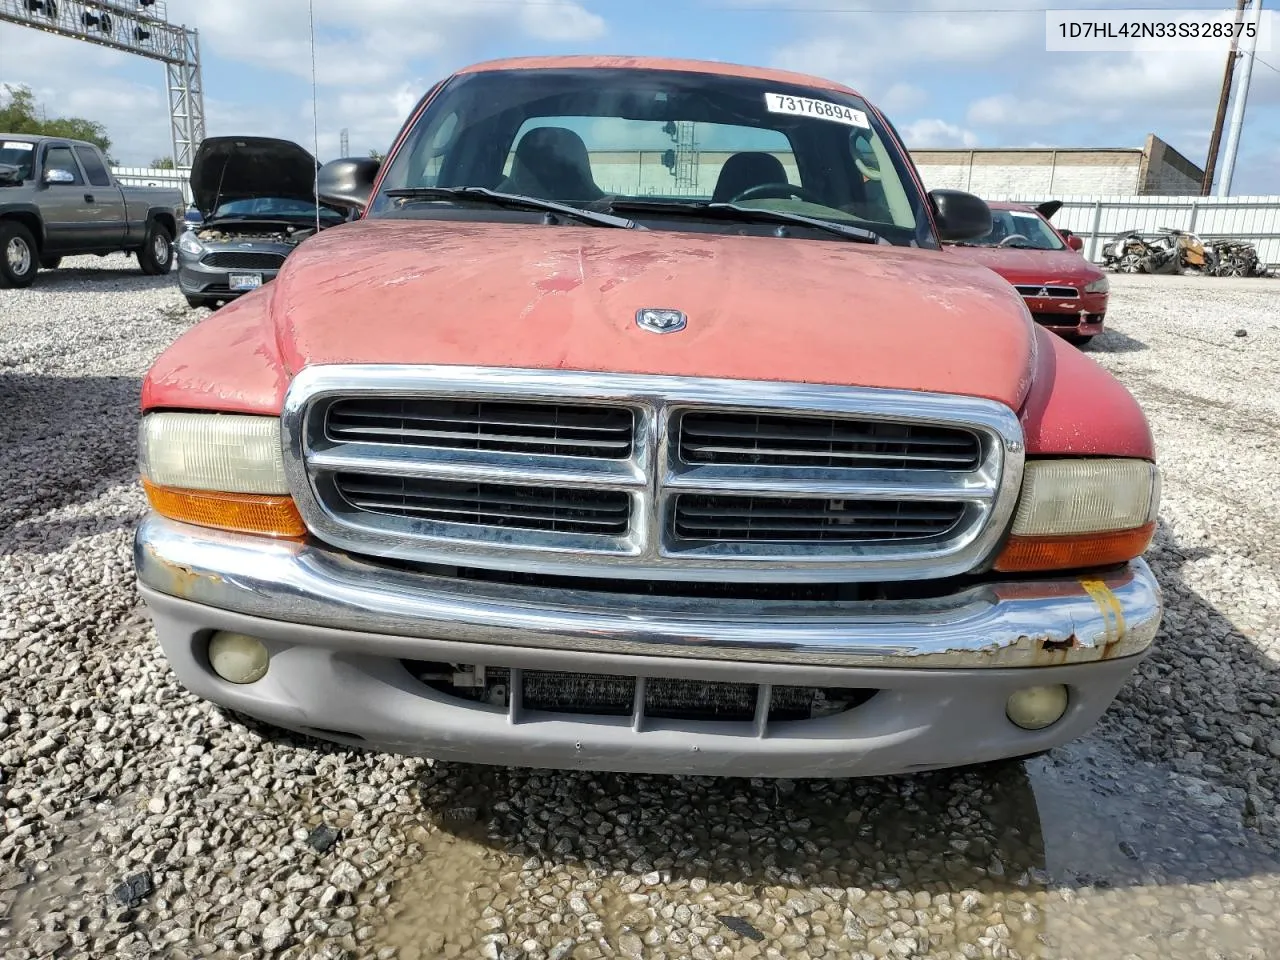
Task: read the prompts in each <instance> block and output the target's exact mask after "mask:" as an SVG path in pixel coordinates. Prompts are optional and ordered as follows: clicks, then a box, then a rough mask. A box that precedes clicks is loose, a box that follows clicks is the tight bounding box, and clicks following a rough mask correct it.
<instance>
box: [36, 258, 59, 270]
mask: <svg viewBox="0 0 1280 960" xmlns="http://www.w3.org/2000/svg"><path fill="white" fill-rule="evenodd" d="M60 266H62V258H61V257H41V258H40V269H41V270H57V269H58V267H60Z"/></svg>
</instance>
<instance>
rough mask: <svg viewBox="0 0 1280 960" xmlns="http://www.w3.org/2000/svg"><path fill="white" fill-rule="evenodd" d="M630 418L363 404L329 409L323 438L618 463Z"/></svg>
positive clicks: (491, 405)
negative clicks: (325, 435) (601, 460)
mask: <svg viewBox="0 0 1280 960" xmlns="http://www.w3.org/2000/svg"><path fill="white" fill-rule="evenodd" d="M634 432H635V415H634V414H633V413H632V412H631V411H630V410H629V409H626V408H625V407H608V406H589V405H585V406H577V405H573V406H570V405H567V404H556V403H540V402H528V403H524V402H521V403H510V402H501V401H492V402H491V401H470V400H436V399H419V398H410V397H405V398H369V399H360V400H341V401H339V402H337V403H335V404H333V406H332V407H331V408H330V410H329V413H328V417H327V419H326V434H327V436H328V437H329V439H330V440H334V441H339V442H346V443H359V442H364V443H380V444H395V445H400V446H410V447H423V448H427V449H443V450H477V451H490V452H499V453H525V454H534V455H553V456H560V457H584V458H587V457H589V458H596V459H606V460H621V459H625V458H626V457H628V456H630V454H631V449H632V445H633V443H634Z"/></svg>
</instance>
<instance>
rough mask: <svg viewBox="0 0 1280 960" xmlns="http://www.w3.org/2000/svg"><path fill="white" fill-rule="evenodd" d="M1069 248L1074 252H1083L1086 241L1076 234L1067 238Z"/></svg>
mask: <svg viewBox="0 0 1280 960" xmlns="http://www.w3.org/2000/svg"><path fill="white" fill-rule="evenodd" d="M1067 246H1068V247H1070V248H1071V249H1072V250H1083V249H1084V241H1083V240H1081V239H1080V238H1079V237H1077V236H1076V235H1075V234H1074V233H1073V234H1070V235H1069V236H1068V237H1067Z"/></svg>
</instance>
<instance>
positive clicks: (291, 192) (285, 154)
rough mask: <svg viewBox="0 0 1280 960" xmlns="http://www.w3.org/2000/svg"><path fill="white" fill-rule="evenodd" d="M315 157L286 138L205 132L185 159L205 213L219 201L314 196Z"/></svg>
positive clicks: (194, 193) (307, 198)
mask: <svg viewBox="0 0 1280 960" xmlns="http://www.w3.org/2000/svg"><path fill="white" fill-rule="evenodd" d="M316 169H317V165H316V160H315V157H313V156H311V154H309V153H308V152H307V151H306V150H304V149H303V148H302V147H300V146H299V145H298V144H296V143H294V142H293V141H292V140H277V139H276V138H274V137H206V138H205V139H204V140H203V141H201V143H200V149H198V150H197V151H196V155H195V158H194V159H193V160H192V162H191V195H192V198H193V199H194V200H195V202H196V209H198V210H199V211H200V212H201V213H202V214H203V215H204V216H205V217H206V218H208V217H209V216H211V215H212V214H213V211H214V210H215V209H217V207H218V205H219V204H221V203H227V202H229V201H232V200H252V199H253V198H255V197H281V198H283V199H287V200H303V201H307V202H310V201H312V200H314V199H315V180H316Z"/></svg>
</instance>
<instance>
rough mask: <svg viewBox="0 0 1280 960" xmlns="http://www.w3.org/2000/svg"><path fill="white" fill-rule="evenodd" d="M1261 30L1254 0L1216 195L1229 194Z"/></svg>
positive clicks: (1257, 1) (1259, 3)
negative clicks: (1251, 26) (1250, 31)
mask: <svg viewBox="0 0 1280 960" xmlns="http://www.w3.org/2000/svg"><path fill="white" fill-rule="evenodd" d="M1261 32H1262V0H1254V7H1253V36H1252V37H1247V38H1246V39H1247V40H1248V44H1247V45H1246V46H1247V49H1246V51H1245V54H1244V64H1243V65H1242V66H1241V68H1240V83H1239V84H1238V86H1239V89H1238V90H1237V91H1236V102H1235V107H1234V108H1232V111H1231V129H1230V131H1229V132H1228V133H1227V159H1226V162H1225V163H1224V164H1223V165H1222V180H1221V181H1220V182H1219V183H1218V196H1220V197H1227V196H1230V195H1231V176H1232V174H1233V173H1235V169H1236V154H1237V153H1238V152H1239V150H1240V131H1241V130H1242V129H1243V127H1244V108H1245V104H1246V103H1247V102H1248V100H1249V81H1250V80H1251V79H1252V78H1253V59H1254V54H1255V53H1256V52H1257V50H1258V34H1259V33H1261Z"/></svg>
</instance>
